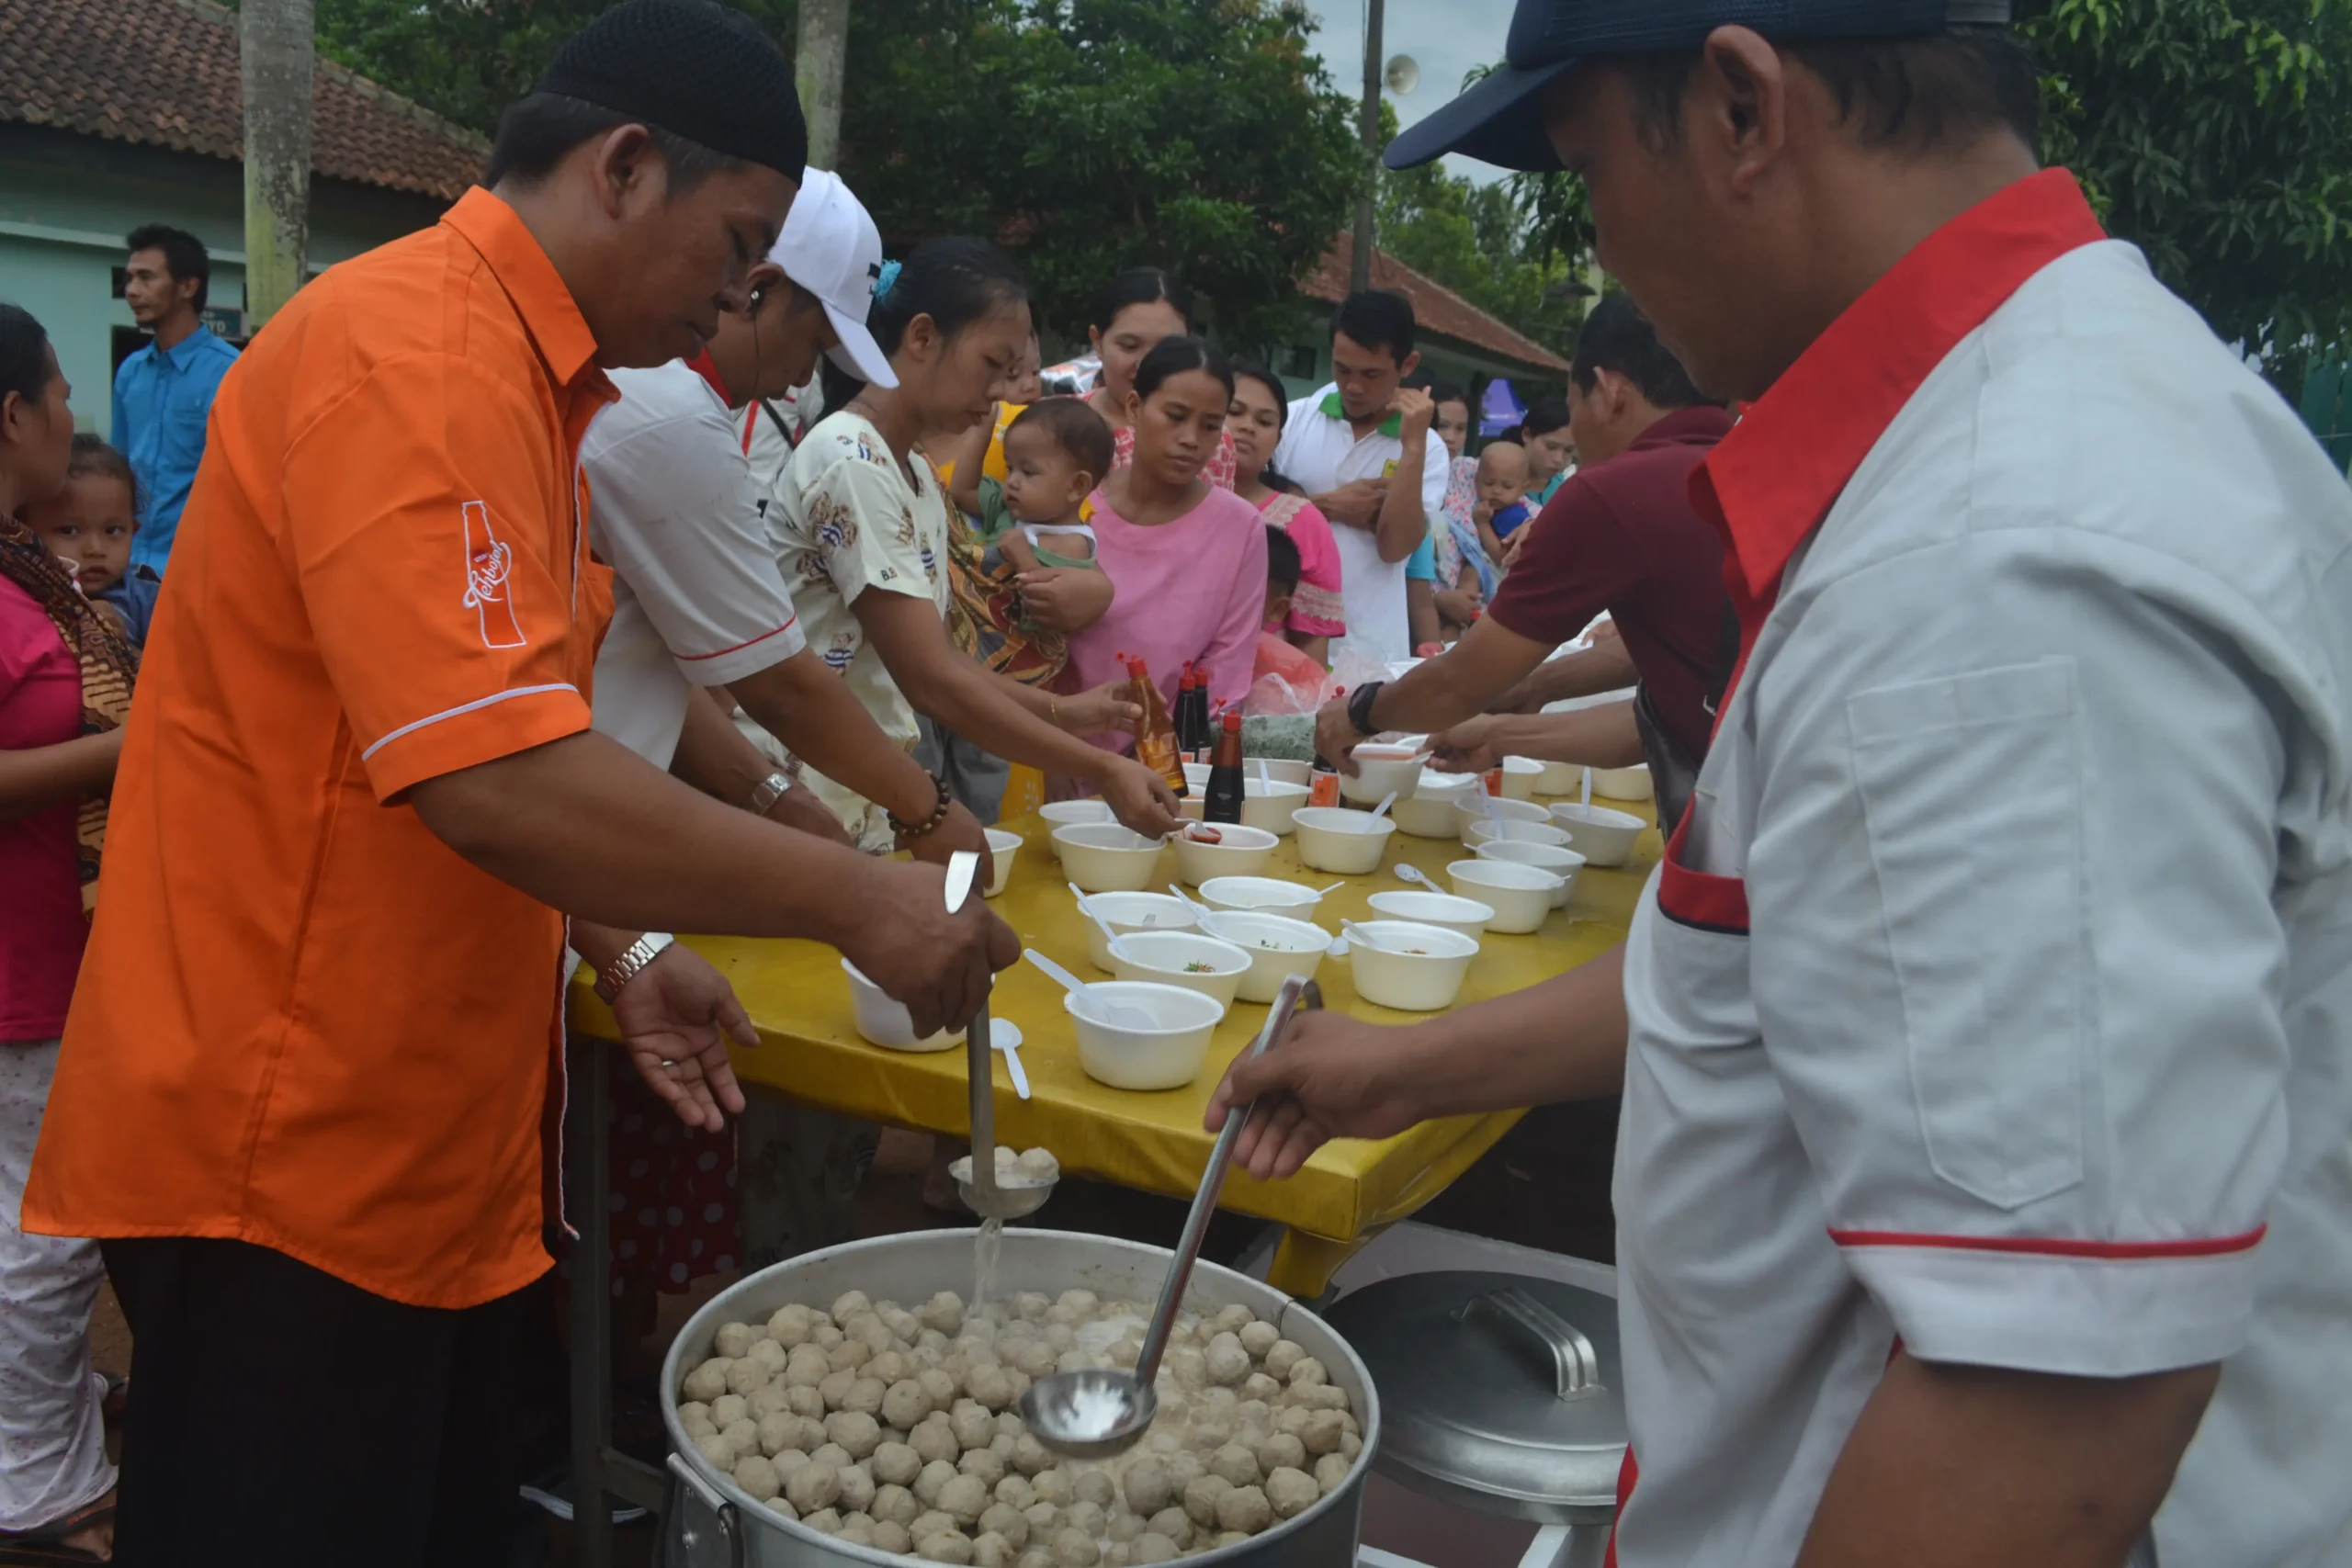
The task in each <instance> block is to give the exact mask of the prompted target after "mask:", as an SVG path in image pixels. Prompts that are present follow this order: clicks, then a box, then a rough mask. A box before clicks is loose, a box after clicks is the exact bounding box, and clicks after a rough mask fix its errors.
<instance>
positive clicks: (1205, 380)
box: [1069, 337, 1266, 746]
mask: <svg viewBox="0 0 2352 1568" xmlns="http://www.w3.org/2000/svg"><path fill="white" fill-rule="evenodd" d="M1232 400H1233V367H1231V366H1230V365H1229V364H1227V361H1226V357H1225V355H1223V354H1221V353H1219V352H1218V351H1217V350H1216V349H1214V348H1212V347H1210V346H1209V345H1208V344H1205V343H1203V342H1202V341H1201V340H1200V339H1199V338H1196V337H1175V338H1169V339H1167V340H1166V341H1165V342H1163V343H1161V344H1159V346H1158V347H1156V348H1154V349H1152V350H1151V352H1150V353H1148V354H1147V355H1144V356H1143V360H1142V363H1140V364H1139V365H1137V366H1136V370H1135V378H1134V382H1133V384H1132V385H1131V386H1130V387H1129V389H1128V391H1127V408H1126V413H1127V422H1128V423H1129V425H1130V426H1131V427H1132V428H1133V429H1134V431H1135V437H1136V448H1135V451H1136V456H1135V461H1134V462H1133V463H1132V464H1130V465H1128V466H1127V467H1126V468H1118V469H1114V470H1113V472H1112V474H1111V477H1110V478H1109V479H1105V480H1104V481H1103V485H1102V488H1101V489H1099V490H1097V491H1095V492H1094V548H1095V558H1096V559H1097V560H1098V561H1100V562H1101V563H1102V566H1103V570H1104V571H1106V572H1108V573H1109V574H1110V577H1111V581H1112V584H1113V585H1114V587H1115V588H1116V589H1117V591H1118V597H1117V598H1116V599H1114V601H1113V602H1112V604H1111V609H1110V612H1109V613H1108V614H1107V615H1104V616H1103V618H1102V619H1101V620H1100V621H1097V622H1096V623H1095V624H1094V625H1093V626H1089V627H1088V628H1087V629H1086V630H1084V631H1082V632H1079V633H1077V634H1075V635H1074V636H1072V637H1070V639H1069V653H1070V664H1071V666H1072V668H1073V669H1075V670H1076V671H1077V678H1078V681H1079V683H1080V690H1084V689H1086V688H1089V687H1092V686H1097V685H1100V684H1102V683H1103V682H1105V681H1110V680H1114V679H1116V678H1117V677H1118V676H1119V675H1120V673H1121V672H1122V671H1123V669H1124V666H1123V665H1122V664H1121V662H1120V656H1121V655H1123V654H1136V655H1139V656H1141V657H1142V658H1143V660H1145V661H1146V662H1147V663H1148V665H1149V666H1150V668H1151V674H1152V679H1153V680H1154V681H1156V682H1158V683H1159V689H1160V692H1161V694H1163V695H1165V696H1166V697H1167V698H1168V699H1169V701H1170V704H1171V705H1172V704H1173V702H1174V701H1175V694H1176V680H1177V677H1178V676H1179V675H1180V674H1182V671H1183V666H1184V665H1185V663H1186V662H1187V661H1190V662H1191V663H1192V664H1193V667H1194V668H1195V669H1198V670H1202V671H1206V672H1207V675H1208V678H1209V701H1210V702H1211V704H1212V705H1215V704H1219V703H1222V704H1224V705H1226V706H1227V707H1230V708H1232V709H1233V710H1234V711H1236V712H1238V711H1240V707H1241V702H1242V699H1243V698H1244V697H1246V696H1247V695H1248V694H1249V692H1250V675H1251V673H1252V671H1254V670H1255V668H1256V665H1257V657H1258V623H1259V621H1260V619H1261V617H1262V615H1264V612H1265V604H1266V531H1265V529H1264V527H1263V526H1262V525H1261V524H1260V522H1259V519H1258V509H1257V508H1256V507H1254V506H1251V505H1250V503H1249V502H1246V501H1244V500H1242V499H1241V498H1240V497H1239V496H1238V495H1236V494H1234V493H1233V492H1232V491H1229V490H1220V489H1218V488H1217V487H1216V485H1214V484H1211V483H1210V482H1209V481H1208V479H1205V478H1204V477H1203V475H1202V472H1201V469H1202V466H1203V465H1204V464H1205V463H1206V462H1207V461H1208V458H1209V455H1210V454H1211V453H1212V452H1215V451H1216V450H1217V448H1218V447H1219V446H1220V445H1221V443H1222V441H1223V438H1224V435H1225V419H1226V409H1227V405H1228V404H1229V403H1231V401H1232ZM1095 740H1096V743H1097V744H1098V745H1104V746H1117V745H1120V744H1123V743H1124V738H1119V737H1109V736H1097V737H1096V738H1095Z"/></svg>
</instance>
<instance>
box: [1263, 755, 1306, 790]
mask: <svg viewBox="0 0 2352 1568" xmlns="http://www.w3.org/2000/svg"><path fill="white" fill-rule="evenodd" d="M1265 764H1266V776H1267V777H1268V778H1270V779H1272V781H1273V782H1274V783H1276V784H1296V785H1298V786H1299V787H1300V788H1301V789H1305V788H1306V786H1307V785H1308V784H1313V783H1314V782H1315V764H1314V763H1312V762H1291V761H1278V760H1277V759H1275V758H1272V757H1269V758H1267V759H1265ZM1246 771H1247V773H1249V775H1250V777H1251V778H1253V779H1254V778H1256V777H1257V776H1258V759H1257V758H1255V757H1252V758H1250V761H1249V764H1248V766H1247V769H1246Z"/></svg>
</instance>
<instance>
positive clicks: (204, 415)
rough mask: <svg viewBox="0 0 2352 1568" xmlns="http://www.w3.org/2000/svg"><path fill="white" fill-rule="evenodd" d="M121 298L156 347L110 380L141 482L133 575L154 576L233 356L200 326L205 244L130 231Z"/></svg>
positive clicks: (168, 547) (125, 448)
mask: <svg viewBox="0 0 2352 1568" xmlns="http://www.w3.org/2000/svg"><path fill="white" fill-rule="evenodd" d="M128 243H129V244H130V265H129V266H128V267H127V268H126V269H125V272H126V276H125V281H124V283H123V289H122V298H123V300H124V302H125V303H126V304H128V305H129V306H130V314H131V318H132V319H133V320H134V321H137V322H138V323H139V324H140V325H141V326H142V327H145V328H146V329H147V330H148V331H150V332H152V333H154V334H155V341H154V342H153V343H151V344H148V345H147V346H146V347H145V348H142V349H141V350H140V351H139V352H138V353H136V354H134V355H131V356H130V358H128V359H126V360H124V361H123V362H122V368H120V369H119V370H117V371H116V372H115V376H114V445H115V446H117V447H118V448H119V449H120V450H121V451H122V453H123V455H124V456H126V457H129V458H130V467H131V470H132V472H134V473H136V474H137V475H138V476H139V498H140V503H141V515H140V519H139V532H138V534H137V535H136V536H133V537H132V539H131V542H130V560H131V566H132V568H133V569H134V570H136V569H137V568H139V567H150V568H153V570H156V571H157V572H161V571H162V570H164V561H165V560H166V559H167V558H169V557H170V555H171V553H172V536H174V535H175V534H176V533H178V532H179V525H180V508H181V507H183V506H185V505H187V492H188V487H189V486H190V485H191V484H193V483H195V482H196V465H197V464H198V461H200V460H201V459H202V458H203V457H204V422H205V421H206V419H208V418H209V416H210V415H211V412H212V394H213V393H214V392H215V391H217V390H219V389H220V378H221V377H222V376H224V375H226V374H228V371H229V367H230V366H231V365H232V364H234V363H235V362H236V358H237V351H236V350H235V349H233V348H232V347H230V346H229V344H227V343H226V342H224V341H223V340H222V339H220V338H219V337H217V336H215V335H214V334H213V333H211V332H210V331H209V329H207V328H206V327H205V325H204V301H205V297H206V294H207V292H208V291H209V288H210V285H211V281H212V258H211V257H210V256H209V254H206V252H205V249H204V242H203V241H201V240H199V239H198V238H197V237H196V236H195V235H193V234H190V233H188V232H187V231H184V230H180V229H167V228H165V227H164V226H163V225H162V224H160V223H150V224H147V225H145V226H143V227H141V228H138V229H133V230H132V231H130V239H129V242H128Z"/></svg>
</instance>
